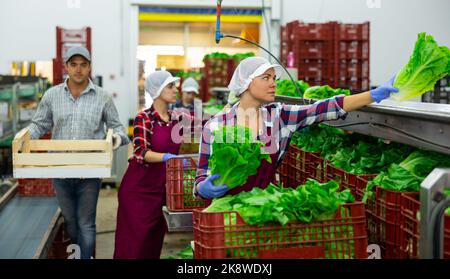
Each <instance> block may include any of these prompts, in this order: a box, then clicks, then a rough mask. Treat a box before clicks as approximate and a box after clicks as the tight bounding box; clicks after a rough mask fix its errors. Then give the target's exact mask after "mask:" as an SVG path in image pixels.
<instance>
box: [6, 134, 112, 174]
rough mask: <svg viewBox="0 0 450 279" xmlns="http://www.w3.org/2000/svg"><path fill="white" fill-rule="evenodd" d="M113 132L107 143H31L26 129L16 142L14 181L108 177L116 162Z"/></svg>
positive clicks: (32, 141) (87, 141)
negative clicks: (17, 179)
mask: <svg viewBox="0 0 450 279" xmlns="http://www.w3.org/2000/svg"><path fill="white" fill-rule="evenodd" d="M112 134H113V132H112V129H109V130H108V133H107V136H106V139H105V140H30V134H29V131H28V129H23V130H21V131H20V132H19V133H17V135H16V136H15V138H14V140H13V150H12V153H13V174H14V178H107V177H111V166H112V159H113V151H112Z"/></svg>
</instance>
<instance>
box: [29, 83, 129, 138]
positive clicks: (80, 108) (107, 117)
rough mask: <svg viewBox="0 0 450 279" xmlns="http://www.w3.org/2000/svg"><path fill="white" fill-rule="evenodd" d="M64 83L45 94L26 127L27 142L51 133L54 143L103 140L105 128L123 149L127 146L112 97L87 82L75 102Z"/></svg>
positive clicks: (123, 129) (125, 136)
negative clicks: (28, 133) (118, 139)
mask: <svg viewBox="0 0 450 279" xmlns="http://www.w3.org/2000/svg"><path fill="white" fill-rule="evenodd" d="M67 80H68V79H66V81H65V82H64V83H61V84H59V85H56V86H54V87H52V88H50V89H49V90H47V91H46V92H45V94H44V96H43V97H42V100H41V101H40V102H39V106H38V109H37V111H36V114H35V115H34V117H33V119H32V121H31V123H30V125H29V126H28V129H29V131H30V138H31V139H38V138H40V137H41V136H43V135H44V134H46V133H47V132H48V131H50V130H52V138H53V139H62V140H75V139H76V140H84V139H104V138H105V137H106V131H105V125H106V127H107V128H112V129H113V130H114V133H115V134H118V135H119V136H120V137H121V139H122V145H125V144H127V143H128V142H129V139H128V136H127V135H126V134H125V128H124V127H123V125H122V123H121V122H120V120H119V114H118V113H117V110H116V107H115V106H114V102H113V99H112V97H111V95H109V94H108V93H107V92H106V91H105V90H104V89H103V88H101V87H99V86H96V85H94V83H93V82H92V81H91V80H89V84H88V86H87V87H86V89H85V90H84V91H83V92H82V93H81V95H80V97H78V98H77V99H75V98H73V96H72V94H71V93H70V90H69V87H68V86H67Z"/></svg>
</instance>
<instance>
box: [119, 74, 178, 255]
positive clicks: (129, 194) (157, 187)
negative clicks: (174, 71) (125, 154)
mask: <svg viewBox="0 0 450 279" xmlns="http://www.w3.org/2000/svg"><path fill="white" fill-rule="evenodd" d="M178 80H179V78H177V77H173V76H172V75H171V74H170V73H169V72H166V71H156V72H154V73H152V74H150V75H149V76H148V77H147V79H146V81H145V90H146V91H147V92H148V93H149V94H150V96H151V97H152V99H153V104H152V106H151V107H150V108H148V109H146V110H144V111H141V112H139V113H138V114H137V116H136V118H135V120H134V135H133V145H134V149H133V156H132V158H131V159H130V160H129V165H128V169H127V171H126V173H125V175H124V177H123V179H122V183H121V185H120V188H119V208H118V212H117V229H116V239H115V251H114V258H122V259H124V258H125V259H158V258H159V257H160V254H161V249H162V245H163V240H164V235H165V233H166V231H167V225H166V222H165V220H164V216H163V213H162V206H163V205H164V204H165V198H166V194H165V190H166V189H165V183H166V164H165V162H166V161H167V160H169V159H170V158H173V157H176V155H175V154H178V151H179V149H180V144H178V143H174V142H173V140H172V137H171V131H172V128H173V127H174V125H176V123H177V122H178V121H176V120H171V111H169V110H168V107H169V104H173V103H175V101H176V93H177V88H176V85H175V82H176V81H178Z"/></svg>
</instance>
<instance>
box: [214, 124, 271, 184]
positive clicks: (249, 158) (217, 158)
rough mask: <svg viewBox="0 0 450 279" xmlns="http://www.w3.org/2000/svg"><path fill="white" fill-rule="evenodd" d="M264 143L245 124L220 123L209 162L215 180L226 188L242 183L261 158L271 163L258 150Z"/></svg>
mask: <svg viewBox="0 0 450 279" xmlns="http://www.w3.org/2000/svg"><path fill="white" fill-rule="evenodd" d="M263 146H264V144H263V143H262V142H260V141H257V140H255V139H253V137H252V135H251V131H250V129H248V128H246V127H242V126H239V125H235V126H222V127H221V128H219V129H218V130H217V131H215V132H214V142H213V143H212V154H211V157H210V158H209V166H210V168H211V173H212V174H216V173H218V174H220V177H219V178H218V179H216V180H215V181H214V184H215V185H222V184H226V185H227V186H228V187H229V188H234V187H236V186H241V185H244V184H245V183H246V181H247V178H248V177H249V176H252V175H254V174H256V172H257V169H258V168H259V166H260V165H261V161H262V160H263V159H265V160H266V161H268V162H269V163H271V159H270V156H269V154H267V153H264V154H263V152H261V148H262V147H263Z"/></svg>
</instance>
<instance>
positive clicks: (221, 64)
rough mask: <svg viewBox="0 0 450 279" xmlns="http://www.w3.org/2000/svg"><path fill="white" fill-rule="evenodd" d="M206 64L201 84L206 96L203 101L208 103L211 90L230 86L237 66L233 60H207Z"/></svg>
mask: <svg viewBox="0 0 450 279" xmlns="http://www.w3.org/2000/svg"><path fill="white" fill-rule="evenodd" d="M204 62H205V68H204V73H203V79H202V82H201V85H202V92H203V94H204V95H203V96H202V101H203V102H207V101H208V100H209V96H210V92H209V91H210V89H211V88H213V87H227V86H228V84H229V82H230V80H231V77H232V76H233V72H234V69H235V67H236V65H235V61H234V60H233V59H231V58H207V59H205V60H204Z"/></svg>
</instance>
